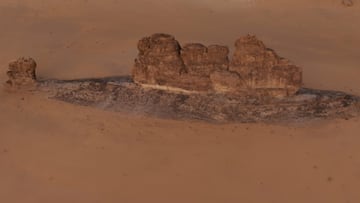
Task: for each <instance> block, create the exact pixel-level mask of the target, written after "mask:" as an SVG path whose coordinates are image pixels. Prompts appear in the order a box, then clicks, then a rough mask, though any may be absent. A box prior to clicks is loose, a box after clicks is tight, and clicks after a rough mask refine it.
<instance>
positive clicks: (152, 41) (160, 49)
mask: <svg viewBox="0 0 360 203" xmlns="http://www.w3.org/2000/svg"><path fill="white" fill-rule="evenodd" d="M138 49H139V55H138V57H137V59H136V60H135V67H134V69H133V77H132V78H131V77H129V76H122V77H109V78H97V79H79V80H52V79H43V80H36V74H35V69H36V62H35V61H34V60H33V59H32V58H20V59H18V60H17V61H14V62H11V63H10V64H9V71H8V72H7V74H8V76H9V80H8V81H7V84H8V85H9V86H11V87H15V89H16V90H17V89H25V90H32V91H37V92H41V93H42V94H46V95H47V96H48V97H49V98H53V99H58V100H61V101H66V102H69V103H73V104H79V105H86V106H93V107H97V108H102V109H107V110H111V111H120V112H128V113H135V114H142V115H151V116H157V117H161V118H171V119H199V120H203V121H211V122H275V121H281V122H283V121H304V120H309V119H320V118H323V119H325V118H326V119H328V118H345V119H348V118H352V117H355V116H359V115H360V97H358V96H354V95H350V94H346V93H343V92H337V91H321V90H313V89H305V88H301V80H302V75H301V74H302V72H301V69H300V68H298V67H296V66H294V65H292V64H291V63H290V62H289V61H288V60H285V59H283V58H281V57H279V56H278V55H277V54H276V53H275V52H274V51H273V50H271V49H268V48H266V46H265V45H264V43H263V42H261V41H260V40H258V39H257V38H256V37H255V36H250V35H248V36H244V37H241V38H240V39H238V40H237V41H236V43H235V50H234V54H233V57H232V60H229V58H228V55H229V49H228V48H227V47H225V46H219V45H211V46H208V47H207V46H204V45H202V44H194V43H193V44H187V45H184V46H183V47H181V46H180V45H179V43H178V42H177V41H176V40H175V38H174V37H172V36H170V35H166V34H155V35H152V36H150V37H146V38H143V39H142V40H141V41H140V42H139V44H138ZM134 81H135V82H134ZM144 87H146V88H144ZM169 90H170V91H169Z"/></svg>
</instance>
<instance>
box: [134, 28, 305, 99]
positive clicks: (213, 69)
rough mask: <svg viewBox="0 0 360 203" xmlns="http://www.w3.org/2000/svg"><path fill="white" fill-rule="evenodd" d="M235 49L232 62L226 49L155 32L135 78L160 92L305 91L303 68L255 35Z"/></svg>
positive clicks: (142, 46)
mask: <svg viewBox="0 0 360 203" xmlns="http://www.w3.org/2000/svg"><path fill="white" fill-rule="evenodd" d="M235 46H236V49H235V53H234V56H233V58H232V60H231V61H229V57H228V55H229V49H228V47H226V46H219V45H211V46H208V47H206V46H204V45H202V44H198V43H192V44H186V45H184V46H183V47H181V46H180V44H179V42H178V41H176V40H175V38H174V37H173V36H171V35H167V34H154V35H152V36H150V37H145V38H143V39H142V40H140V42H139V44H138V49H139V55H138V57H137V59H136V60H135V66H134V69H133V78H134V81H135V82H137V83H139V84H142V85H144V86H151V87H155V88H159V87H164V86H166V87H172V88H180V89H183V90H188V91H197V92H229V93H234V94H238V93H246V94H253V93H254V92H256V91H257V93H259V92H262V93H264V94H269V95H273V96H286V95H293V94H295V93H296V91H297V90H298V89H299V88H300V87H301V83H302V71H301V69H300V68H299V67H296V66H294V65H292V64H291V63H290V62H289V61H288V60H285V59H283V58H280V57H279V56H278V55H277V54H276V53H275V52H274V51H273V50H271V49H268V48H266V47H265V45H264V43H263V42H261V41H260V40H258V39H257V38H256V37H255V36H250V35H248V36H245V37H241V38H240V39H238V40H237V41H236V43H235Z"/></svg>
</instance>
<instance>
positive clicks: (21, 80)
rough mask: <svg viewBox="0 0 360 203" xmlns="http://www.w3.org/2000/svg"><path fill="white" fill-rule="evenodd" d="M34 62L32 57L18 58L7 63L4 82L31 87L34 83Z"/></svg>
mask: <svg viewBox="0 0 360 203" xmlns="http://www.w3.org/2000/svg"><path fill="white" fill-rule="evenodd" d="M35 71H36V62H35V61H34V59H32V58H24V57H22V58H19V59H18V60H16V61H13V62H11V63H10V64H9V70H8V72H7V75H8V77H9V80H8V81H7V82H6V83H7V84H8V85H9V86H12V87H31V86H33V85H35V84H36V73H35Z"/></svg>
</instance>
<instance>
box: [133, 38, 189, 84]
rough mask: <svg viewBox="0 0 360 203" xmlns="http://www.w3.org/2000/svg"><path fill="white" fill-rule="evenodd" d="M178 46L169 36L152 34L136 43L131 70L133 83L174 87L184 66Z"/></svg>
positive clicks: (183, 70)
mask: <svg viewBox="0 0 360 203" xmlns="http://www.w3.org/2000/svg"><path fill="white" fill-rule="evenodd" d="M180 49H181V48H180V45H179V43H178V42H177V41H176V40H175V38H174V37H173V36H171V35H167V34H154V35H152V36H151V37H145V38H143V39H142V40H140V41H139V43H138V50H139V54H138V58H137V59H136V60H135V68H134V69H133V77H134V81H136V82H139V83H143V84H150V85H171V86H176V81H177V80H179V77H180V75H181V73H182V72H185V65H184V62H183V60H182V59H181V57H180Z"/></svg>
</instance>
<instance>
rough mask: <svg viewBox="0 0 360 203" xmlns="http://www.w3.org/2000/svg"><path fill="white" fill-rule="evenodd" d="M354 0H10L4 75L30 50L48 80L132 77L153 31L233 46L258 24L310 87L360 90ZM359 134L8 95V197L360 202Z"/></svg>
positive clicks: (4, 148)
mask: <svg viewBox="0 0 360 203" xmlns="http://www.w3.org/2000/svg"><path fill="white" fill-rule="evenodd" d="M354 2H355V6H354V7H351V8H344V7H342V6H341V4H340V3H339V1H337V0H317V1H310V0H301V1H296V0H291V1H290V0H287V1H285V0H272V1H263V0H258V1H250V0H223V1H220V0H212V1H210V0H199V1H190V0H182V1H180V0H172V1H170V0H169V1H163V0H152V1H150V0H132V1H125V0H102V1H97V0H63V1H60V0H59V1H58V0H54V1H44V0H17V1H15V0H1V1H0V27H1V33H0V45H1V46H0V67H1V68H0V72H2V73H5V71H6V68H7V67H6V66H7V63H8V62H9V61H10V60H12V59H16V58H17V57H19V56H23V55H24V56H32V57H34V58H35V59H36V60H37V61H38V64H39V67H38V68H39V69H38V73H39V76H40V77H46V78H80V77H100V76H109V75H123V74H128V73H129V72H130V69H131V66H132V64H133V59H134V58H135V55H136V52H137V50H136V43H137V40H138V39H139V38H141V37H143V36H145V35H149V34H152V33H154V32H168V33H171V34H174V35H175V36H176V37H177V39H179V41H181V42H182V43H184V42H203V43H204V44H213V43H219V44H224V45H228V46H232V45H233V42H234V41H235V39H236V38H237V37H238V36H240V35H244V34H247V33H253V34H256V35H258V36H259V37H260V38H261V39H263V40H264V41H265V43H266V44H267V45H268V46H269V47H272V48H274V49H275V50H276V51H277V52H278V53H279V54H280V55H282V56H284V57H286V58H289V59H291V60H292V61H293V62H294V63H296V64H298V65H300V66H302V67H303V69H304V72H305V73H304V76H305V81H304V85H305V86H307V87H314V88H321V89H336V90H342V91H347V92H349V93H353V94H357V95H360V80H358V77H359V75H360V57H359V48H358V47H359V45H360V26H358V21H359V20H360V2H359V1H355V0H354ZM5 79H6V78H5V74H0V83H3V82H4V81H5ZM359 132H360V120H359V119H351V120H347V121H346V120H335V121H323V122H315V123H304V124H296V125H294V124H291V125H285V124H279V125H270V124H231V125H230V124H227V125H225V124H224V125H215V124H207V123H202V122H190V121H188V122H185V121H167V120H160V119H154V118H143V117H141V116H133V115H132V116H129V115H122V114H119V113H113V112H104V111H101V110H97V109H91V108H87V107H79V106H74V105H71V104H66V103H62V102H58V101H53V100H49V99H47V98H46V97H44V96H42V95H37V94H32V93H16V94H14V93H8V92H4V91H0V180H1V181H0V202H4V203H13V202H14V203H17V202H31V203H32V202H34V203H35V202H36V203H43V202H44V203H45V202H53V203H57V202H59V203H60V202H99V203H102V202H158V203H159V202H179V203H180V202H254V203H257V202H262V203H267V202H269V203H270V202H274V203H288V202H294V203H305V202H306V203H312V202H314V203H319V202H326V203H332V202H334V203H335V202H336V203H339V202H343V203H354V202H355V203H356V202H360V193H359V188H360V150H359V144H358V143H359V142H360V137H359Z"/></svg>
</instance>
